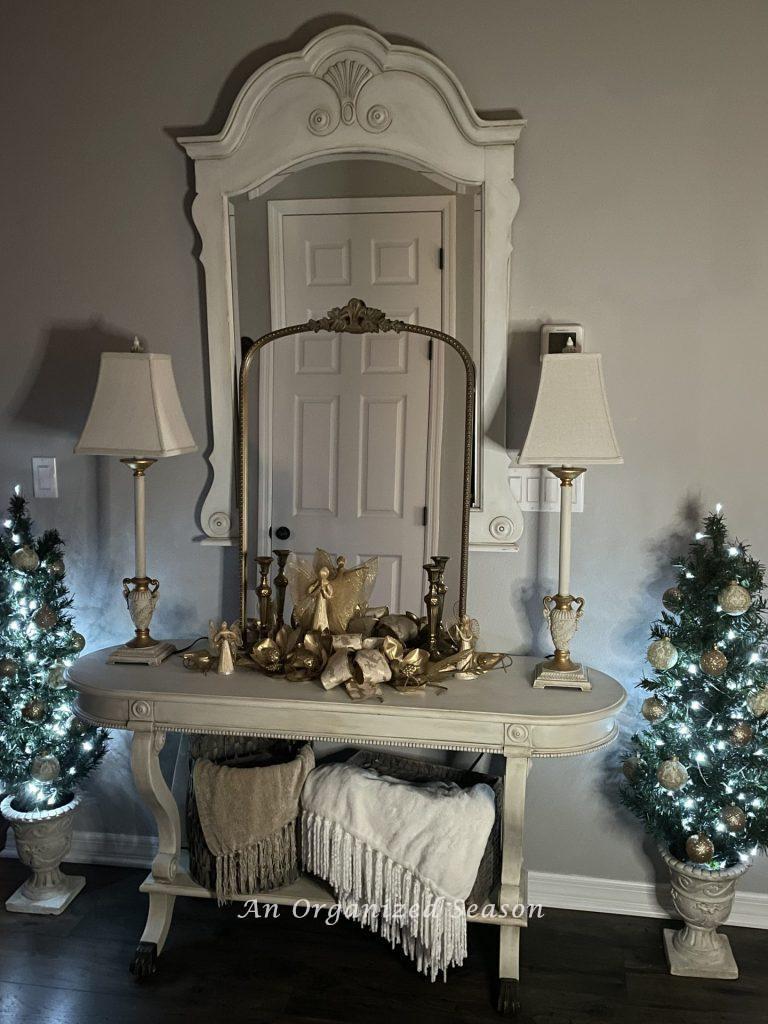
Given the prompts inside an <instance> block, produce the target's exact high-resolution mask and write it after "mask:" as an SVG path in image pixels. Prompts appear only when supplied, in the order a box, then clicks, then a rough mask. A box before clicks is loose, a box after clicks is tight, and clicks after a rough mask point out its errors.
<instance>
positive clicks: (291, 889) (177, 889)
mask: <svg viewBox="0 0 768 1024" xmlns="http://www.w3.org/2000/svg"><path fill="white" fill-rule="evenodd" d="M526 882H527V879H526V877H525V873H524V875H523V885H522V886H521V894H520V898H519V900H518V901H517V903H516V904H515V907H516V908H518V913H516V912H513V911H512V910H510V912H509V913H507V914H503V913H501V912H500V910H499V908H498V907H497V906H496V905H495V904H494V903H486V904H485V905H484V906H482V907H478V909H477V912H476V913H471V914H467V920H468V921H470V922H472V923H474V924H492V925H497V926H503V927H514V928H524V927H525V926H526V925H527V924H528V916H527V906H526V888H527V886H526V884H525V883H526ZM139 891H140V892H145V893H152V892H157V893H163V894H165V895H166V896H193V897H195V898H196V899H214V900H215V899H216V893H215V892H214V891H213V890H212V889H206V888H205V886H203V885H198V883H197V882H196V881H195V880H194V879H193V878H192V876H191V875H190V873H189V853H188V851H187V850H182V851H181V856H180V857H179V866H178V869H177V871H176V876H175V878H174V880H173V881H172V882H160V881H158V880H157V879H156V878H155V877H154V875H153V874H152V872H151V871H150V873H149V874H148V875H147V877H146V878H145V879H144V881H143V882H142V883H141V885H140V886H139ZM234 900H235V901H238V902H241V903H245V902H247V901H248V900H257V901H258V902H259V903H263V904H267V903H276V904H277V905H278V906H294V905H295V904H296V903H298V902H299V901H304V902H305V903H306V905H307V906H308V907H321V908H331V907H335V906H336V897H335V896H334V895H333V892H332V891H331V889H330V888H329V887H328V886H327V885H326V884H325V883H324V882H321V881H320V880H319V879H317V878H315V877H314V876H313V875H303V874H302V875H300V876H299V877H298V878H297V879H296V881H295V882H292V883H291V884H290V885H284V886H282V887H281V888H280V889H272V890H271V891H270V892H257V893H251V894H250V895H247V896H235V897H234ZM520 908H522V910H523V911H525V912H519V911H520Z"/></svg>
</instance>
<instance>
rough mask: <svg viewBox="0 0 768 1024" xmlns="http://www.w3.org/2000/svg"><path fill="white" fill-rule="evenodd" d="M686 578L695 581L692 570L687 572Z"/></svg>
mask: <svg viewBox="0 0 768 1024" xmlns="http://www.w3.org/2000/svg"><path fill="white" fill-rule="evenodd" d="M685 578H686V579H687V580H692V579H693V573H692V572H691V570H690V569H689V570H688V571H687V572H686V574H685Z"/></svg>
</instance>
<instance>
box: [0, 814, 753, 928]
mask: <svg viewBox="0 0 768 1024" xmlns="http://www.w3.org/2000/svg"><path fill="white" fill-rule="evenodd" d="M156 848H157V839H156V838H155V837H154V836H133V835H119V834H118V833H114V832H77V831H76V832H75V833H74V835H73V837H72V850H71V852H70V854H69V857H68V858H67V860H68V861H71V862H72V863H74V864H112V865H115V866H118V867H129V868H149V866H150V864H151V863H152V858H153V857H154V855H155V850H156ZM2 856H3V857H15V856H16V844H15V842H14V837H13V832H12V831H10V830H9V832H8V842H7V844H6V848H5V850H4V852H3V854H2ZM528 902H529V903H533V904H539V903H540V904H541V905H542V906H543V907H545V908H546V907H551V908H552V909H558V910H583V911H589V912H591V913H595V914H626V915H629V916H630V917H663V918H670V917H676V916H677V915H676V914H675V913H674V911H673V909H672V903H671V900H670V896H669V886H668V885H659V886H656V885H654V884H653V883H651V882H626V881H622V880H620V879H616V878H590V877H589V876H588V875H556V874H550V873H548V872H545V871H529V872H528ZM728 924H730V925H734V926H736V927H740V928H766V929H768V895H766V894H764V893H759V892H740V891H739V890H737V891H736V899H735V902H734V905H733V911H732V913H731V916H730V917H729V918H728Z"/></svg>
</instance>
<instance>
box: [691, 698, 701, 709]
mask: <svg viewBox="0 0 768 1024" xmlns="http://www.w3.org/2000/svg"><path fill="white" fill-rule="evenodd" d="M688 706H689V707H690V709H691V711H698V710H699V708H700V707H701V703H700V702H699V701H697V700H692V701H691V703H690V704H689V705H688Z"/></svg>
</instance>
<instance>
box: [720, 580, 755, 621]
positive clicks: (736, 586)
mask: <svg viewBox="0 0 768 1024" xmlns="http://www.w3.org/2000/svg"><path fill="white" fill-rule="evenodd" d="M717 603H718V604H719V605H720V607H721V608H722V609H723V611H724V612H725V614H726V615H733V616H736V615H743V614H744V612H747V611H749V609H750V607H751V605H752V595H751V594H750V592H749V591H748V590H747V588H746V587H742V585H741V584H740V583H739V581H738V580H731V581H730V582H729V583H728V584H727V585H726V586H724V587H723V589H722V590H721V591H720V593H719V594H718V595H717Z"/></svg>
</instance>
